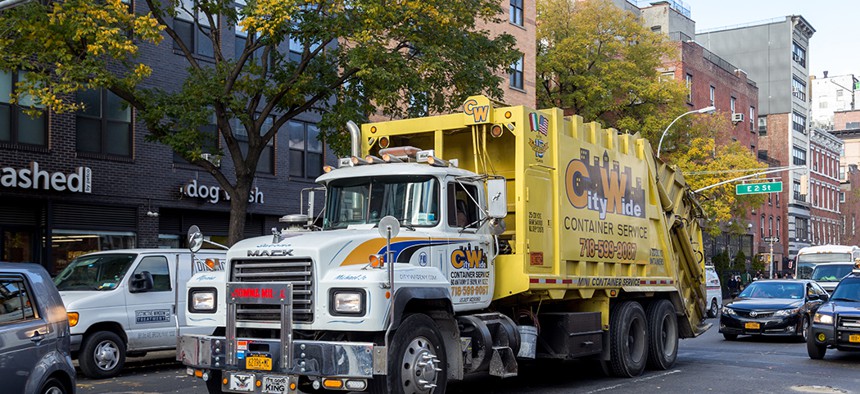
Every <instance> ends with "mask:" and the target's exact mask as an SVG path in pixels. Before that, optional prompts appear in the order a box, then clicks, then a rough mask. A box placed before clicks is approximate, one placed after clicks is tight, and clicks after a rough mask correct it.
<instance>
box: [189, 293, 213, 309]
mask: <svg viewBox="0 0 860 394" xmlns="http://www.w3.org/2000/svg"><path fill="white" fill-rule="evenodd" d="M189 293H190V294H189V297H188V298H189V300H190V301H189V302H188V309H189V311H190V312H197V313H214V312H215V310H216V309H217V307H218V306H217V301H218V293H217V292H216V291H215V289H212V288H206V289H192V290H190V291H189Z"/></svg>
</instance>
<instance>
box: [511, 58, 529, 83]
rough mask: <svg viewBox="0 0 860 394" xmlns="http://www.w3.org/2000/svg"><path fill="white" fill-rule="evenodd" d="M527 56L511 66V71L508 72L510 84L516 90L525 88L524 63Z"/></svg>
mask: <svg viewBox="0 0 860 394" xmlns="http://www.w3.org/2000/svg"><path fill="white" fill-rule="evenodd" d="M524 59H525V56H522V57H520V59H519V60H517V61H516V62H514V64H511V69H510V70H509V71H508V74H509V75H510V79H511V80H510V84H511V87H512V88H514V89H522V88H523V61H524Z"/></svg>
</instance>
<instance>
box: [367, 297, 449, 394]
mask: <svg viewBox="0 0 860 394" xmlns="http://www.w3.org/2000/svg"><path fill="white" fill-rule="evenodd" d="M447 383H448V364H447V358H446V356H445V345H444V343H443V342H442V335H441V334H439V329H438V328H436V322H434V321H433V319H431V318H430V317H428V316H427V315H424V314H420V313H418V314H414V315H410V316H408V317H407V318H406V319H405V320H403V322H402V323H401V324H400V327H398V328H397V331H396V332H395V333H394V338H393V339H392V341H391V349H390V351H389V353H388V375H385V376H377V377H375V378H374V379H373V380H371V381H370V392H371V393H376V394H382V393H391V394H412V393H417V394H429V393H434V394H444V393H445V385H446V384H447Z"/></svg>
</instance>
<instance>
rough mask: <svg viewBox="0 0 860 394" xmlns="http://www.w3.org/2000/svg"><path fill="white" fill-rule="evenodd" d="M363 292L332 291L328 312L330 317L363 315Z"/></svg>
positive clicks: (351, 290) (354, 290)
mask: <svg viewBox="0 0 860 394" xmlns="http://www.w3.org/2000/svg"><path fill="white" fill-rule="evenodd" d="M364 295H365V293H364V290H356V289H332V291H331V298H330V301H331V302H330V304H329V312H331V314H332V315H364V309H365V303H364Z"/></svg>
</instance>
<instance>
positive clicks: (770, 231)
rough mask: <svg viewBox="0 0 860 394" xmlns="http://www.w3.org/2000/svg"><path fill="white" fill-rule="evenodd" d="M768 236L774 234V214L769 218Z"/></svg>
mask: <svg viewBox="0 0 860 394" xmlns="http://www.w3.org/2000/svg"><path fill="white" fill-rule="evenodd" d="M767 236H768V237H772V236H773V216H771V217H769V218H767Z"/></svg>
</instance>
